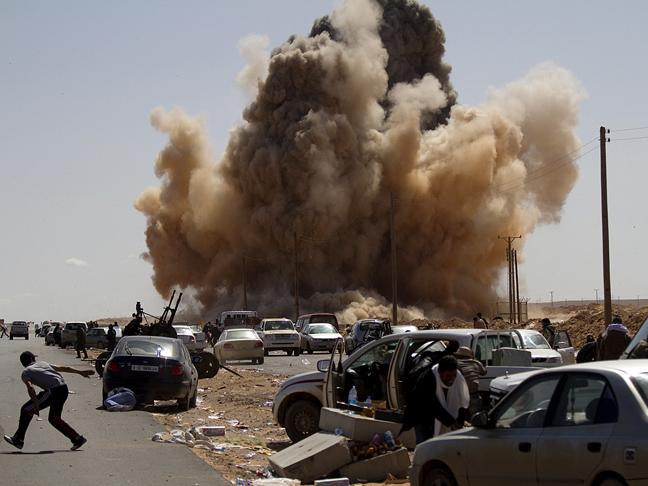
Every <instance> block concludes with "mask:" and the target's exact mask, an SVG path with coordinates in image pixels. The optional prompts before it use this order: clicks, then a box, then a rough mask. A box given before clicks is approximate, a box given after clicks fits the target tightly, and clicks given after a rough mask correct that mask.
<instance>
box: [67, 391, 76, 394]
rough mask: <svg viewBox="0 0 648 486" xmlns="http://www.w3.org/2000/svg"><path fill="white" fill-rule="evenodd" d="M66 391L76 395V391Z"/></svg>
mask: <svg viewBox="0 0 648 486" xmlns="http://www.w3.org/2000/svg"><path fill="white" fill-rule="evenodd" d="M68 393H69V394H70V395H76V392H75V391H73V390H68Z"/></svg>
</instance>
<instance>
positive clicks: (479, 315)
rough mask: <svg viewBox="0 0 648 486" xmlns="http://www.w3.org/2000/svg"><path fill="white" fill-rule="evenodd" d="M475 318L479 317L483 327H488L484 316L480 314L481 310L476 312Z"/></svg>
mask: <svg viewBox="0 0 648 486" xmlns="http://www.w3.org/2000/svg"><path fill="white" fill-rule="evenodd" d="M477 319H479V320H480V321H482V322H483V323H484V329H488V321H487V320H486V318H485V317H483V316H482V313H481V312H478V313H477Z"/></svg>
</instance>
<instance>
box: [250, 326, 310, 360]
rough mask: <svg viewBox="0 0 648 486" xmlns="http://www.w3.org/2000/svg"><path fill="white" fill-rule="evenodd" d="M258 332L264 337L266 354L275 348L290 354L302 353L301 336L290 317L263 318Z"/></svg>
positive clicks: (297, 354)
mask: <svg viewBox="0 0 648 486" xmlns="http://www.w3.org/2000/svg"><path fill="white" fill-rule="evenodd" d="M257 334H258V335H259V337H260V338H261V339H263V348H264V349H265V355H266V356H268V354H269V353H270V351H274V350H281V351H285V352H286V354H287V355H288V356H291V355H292V354H294V355H295V356H299V354H300V351H301V338H300V336H299V333H298V332H297V331H296V330H295V326H294V324H293V323H292V321H291V320H290V319H263V320H262V321H261V324H259V326H258V327H257Z"/></svg>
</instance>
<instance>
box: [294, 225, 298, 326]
mask: <svg viewBox="0 0 648 486" xmlns="http://www.w3.org/2000/svg"><path fill="white" fill-rule="evenodd" d="M293 236H294V245H295V246H294V250H295V251H294V264H295V288H294V292H295V322H297V319H299V256H298V255H299V246H298V243H297V242H298V240H299V239H298V237H297V231H295V232H294V234H293Z"/></svg>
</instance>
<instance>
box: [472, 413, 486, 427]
mask: <svg viewBox="0 0 648 486" xmlns="http://www.w3.org/2000/svg"><path fill="white" fill-rule="evenodd" d="M470 422H471V423H472V426H473V427H476V428H478V429H487V428H489V426H490V421H489V420H488V413H486V412H477V413H476V414H475V415H473V418H472V420H471V421H470Z"/></svg>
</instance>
